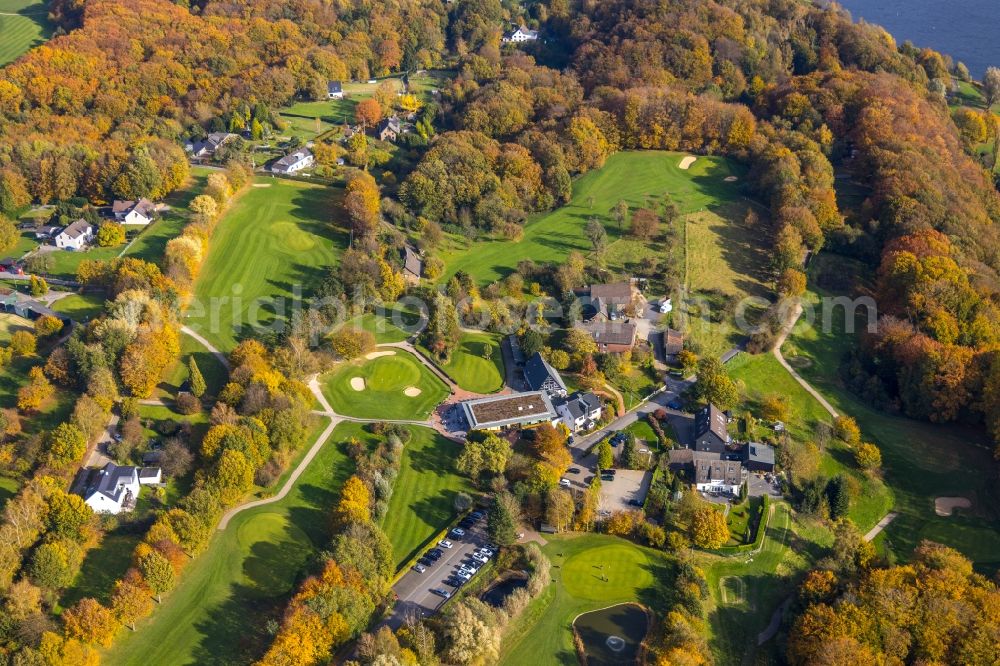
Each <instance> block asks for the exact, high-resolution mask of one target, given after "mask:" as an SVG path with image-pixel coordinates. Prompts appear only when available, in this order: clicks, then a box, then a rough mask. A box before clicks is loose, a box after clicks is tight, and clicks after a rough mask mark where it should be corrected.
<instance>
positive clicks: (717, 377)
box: [695, 357, 740, 409]
mask: <svg viewBox="0 0 1000 666" xmlns="http://www.w3.org/2000/svg"><path fill="white" fill-rule="evenodd" d="M697 377H698V383H697V384H696V385H695V391H696V393H697V395H698V397H699V398H701V399H702V400H704V401H705V402H710V403H712V404H714V405H715V406H716V407H719V408H721V409H730V408H732V407H734V406H735V405H736V403H737V402H739V399H740V394H739V390H738V389H737V387H736V382H734V381H733V380H732V378H730V376H729V374H728V373H727V372H726V369H725V367H723V365H722V361H720V360H719V359H718V358H715V357H706V358H703V359H701V360H700V361H698V373H697Z"/></svg>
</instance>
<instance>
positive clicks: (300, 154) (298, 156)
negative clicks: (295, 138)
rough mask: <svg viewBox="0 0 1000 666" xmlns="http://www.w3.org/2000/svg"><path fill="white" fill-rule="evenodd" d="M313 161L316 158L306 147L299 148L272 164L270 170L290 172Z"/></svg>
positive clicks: (299, 169)
mask: <svg viewBox="0 0 1000 666" xmlns="http://www.w3.org/2000/svg"><path fill="white" fill-rule="evenodd" d="M315 161H316V158H314V157H313V154H312V153H311V152H310V151H309V150H308V149H307V148H300V149H299V150H296V151H295V152H294V153H289V154H288V155H285V156H284V157H282V158H281V159H280V160H278V161H277V162H275V163H274V164H272V165H271V171H272V172H274V173H284V174H292V173H296V172H297V171H301V170H302V169H305V168H308V167H310V166H312V164H313V162H315Z"/></svg>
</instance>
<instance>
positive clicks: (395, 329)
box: [347, 303, 421, 345]
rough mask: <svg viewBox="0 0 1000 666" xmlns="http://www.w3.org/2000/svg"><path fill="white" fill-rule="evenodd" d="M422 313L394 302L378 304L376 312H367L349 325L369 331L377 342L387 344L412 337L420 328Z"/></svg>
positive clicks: (352, 320)
mask: <svg viewBox="0 0 1000 666" xmlns="http://www.w3.org/2000/svg"><path fill="white" fill-rule="evenodd" d="M420 320H421V313H418V312H417V311H415V310H413V309H411V308H409V307H407V306H404V305H402V304H399V303H394V304H393V305H392V306H391V307H389V308H386V307H385V306H382V305H379V306H376V308H375V312H367V313H365V314H363V315H361V316H360V317H355V318H354V319H351V320H349V321H348V322H347V324H348V325H350V326H354V327H357V328H360V329H362V330H365V331H368V332H369V333H371V334H372V335H374V336H375V342H377V343H378V344H380V345H381V344H386V343H390V342H403V341H404V340H408V339H410V337H412V336H413V335H414V334H415V333H417V332H418V331H419V329H420V323H421V322H420Z"/></svg>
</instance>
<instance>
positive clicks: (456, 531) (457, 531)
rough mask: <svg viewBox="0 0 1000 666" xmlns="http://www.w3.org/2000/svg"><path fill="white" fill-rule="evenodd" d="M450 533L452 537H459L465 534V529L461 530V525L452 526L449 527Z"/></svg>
mask: <svg viewBox="0 0 1000 666" xmlns="http://www.w3.org/2000/svg"><path fill="white" fill-rule="evenodd" d="M451 535H452V536H453V537H456V538H458V539H461V538H462V537H464V536H465V530H463V529H462V528H461V527H453V528H451Z"/></svg>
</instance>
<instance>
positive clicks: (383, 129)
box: [375, 116, 404, 143]
mask: <svg viewBox="0 0 1000 666" xmlns="http://www.w3.org/2000/svg"><path fill="white" fill-rule="evenodd" d="M403 131H404V130H403V123H402V122H401V121H400V120H399V118H397V117H396V116H389V117H388V118H384V119H383V120H382V121H381V122H379V124H378V125H376V126H375V136H377V137H378V138H379V140H380V141H392V142H394V143H395V141H396V139H398V138H399V135H400V134H402V133H403Z"/></svg>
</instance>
